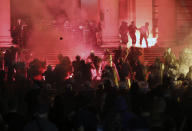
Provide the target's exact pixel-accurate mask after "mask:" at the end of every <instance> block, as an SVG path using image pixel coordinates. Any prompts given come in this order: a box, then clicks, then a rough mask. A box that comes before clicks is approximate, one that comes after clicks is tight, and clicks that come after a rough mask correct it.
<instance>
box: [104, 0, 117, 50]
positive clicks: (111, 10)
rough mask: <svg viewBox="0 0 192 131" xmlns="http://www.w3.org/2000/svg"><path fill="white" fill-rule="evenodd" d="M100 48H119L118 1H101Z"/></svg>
mask: <svg viewBox="0 0 192 131" xmlns="http://www.w3.org/2000/svg"><path fill="white" fill-rule="evenodd" d="M100 9H101V11H100V13H101V24H102V40H103V44H102V47H106V48H110V47H112V48H113V47H117V46H119V44H120V42H119V0H101V1H100Z"/></svg>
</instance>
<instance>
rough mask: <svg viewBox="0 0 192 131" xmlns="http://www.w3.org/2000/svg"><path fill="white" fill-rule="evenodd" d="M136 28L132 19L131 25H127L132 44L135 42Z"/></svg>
mask: <svg viewBox="0 0 192 131" xmlns="http://www.w3.org/2000/svg"><path fill="white" fill-rule="evenodd" d="M136 30H137V27H136V25H135V22H134V21H132V22H131V25H130V26H129V35H130V37H131V39H132V45H134V46H135V44H136V35H135V33H136Z"/></svg>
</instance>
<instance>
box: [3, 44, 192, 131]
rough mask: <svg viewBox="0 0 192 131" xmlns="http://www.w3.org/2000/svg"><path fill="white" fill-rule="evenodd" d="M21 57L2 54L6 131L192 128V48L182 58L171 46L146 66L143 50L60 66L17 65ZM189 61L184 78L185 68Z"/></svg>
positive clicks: (67, 61)
mask: <svg viewBox="0 0 192 131" xmlns="http://www.w3.org/2000/svg"><path fill="white" fill-rule="evenodd" d="M10 54H11V55H10ZM15 54H16V50H15V49H14V48H10V49H8V50H7V51H6V52H5V54H4V57H0V58H1V60H0V62H1V63H4V65H3V64H1V65H3V66H5V68H3V66H1V68H2V70H1V71H0V130H2V131H22V130H23V131H138V130H145V131H189V130H191V129H192V126H191V123H190V122H191V119H192V114H191V109H192V106H191V103H192V101H191V95H192V92H191V91H192V90H191V89H192V87H191V81H192V68H191V67H190V66H191V65H189V64H188V63H189V62H188V60H189V59H188V60H186V59H187V58H188V57H187V54H189V51H184V52H183V54H182V55H181V57H180V58H179V59H176V57H175V55H174V53H173V52H172V51H171V49H168V50H167V51H165V54H164V57H163V58H157V59H156V60H155V61H154V64H153V65H150V66H146V65H143V64H142V63H141V62H140V61H139V56H140V55H142V53H141V51H140V49H139V48H135V47H132V48H130V49H127V48H123V47H119V48H118V49H117V50H114V51H110V50H106V51H105V53H104V57H103V58H100V57H99V56H96V55H95V54H94V52H91V54H90V56H88V58H87V59H82V58H81V57H80V56H76V58H75V60H74V61H72V62H71V60H70V59H69V57H67V56H63V55H62V54H60V55H58V60H59V63H58V64H57V65H56V66H55V68H53V67H52V66H50V65H48V66H47V67H46V62H44V61H40V60H38V59H34V60H33V61H31V62H30V63H29V65H26V63H25V62H15ZM112 54H114V56H113V55H112ZM3 58H4V60H2V59H3ZM186 62H188V63H186ZM187 64H188V66H185V67H187V68H188V71H187V72H186V73H184V72H182V69H183V68H182V69H180V67H184V65H187Z"/></svg>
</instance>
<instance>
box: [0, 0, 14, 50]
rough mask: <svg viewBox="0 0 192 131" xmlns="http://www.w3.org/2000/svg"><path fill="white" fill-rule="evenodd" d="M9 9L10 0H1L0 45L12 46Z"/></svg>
mask: <svg viewBox="0 0 192 131" xmlns="http://www.w3.org/2000/svg"><path fill="white" fill-rule="evenodd" d="M10 16H11V11H10V0H1V2H0V47H5V48H6V47H10V46H12V43H11V41H12V39H11V33H10V28H11V25H10V23H11V17H10Z"/></svg>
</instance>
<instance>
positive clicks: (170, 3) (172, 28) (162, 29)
mask: <svg viewBox="0 0 192 131" xmlns="http://www.w3.org/2000/svg"><path fill="white" fill-rule="evenodd" d="M175 8H176V3H175V0H159V1H158V30H159V46H162V47H169V46H171V45H172V44H174V42H175V34H176V9H175Z"/></svg>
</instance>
